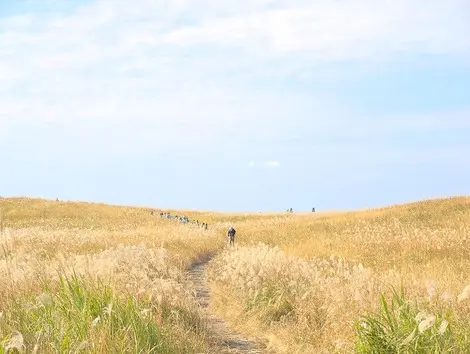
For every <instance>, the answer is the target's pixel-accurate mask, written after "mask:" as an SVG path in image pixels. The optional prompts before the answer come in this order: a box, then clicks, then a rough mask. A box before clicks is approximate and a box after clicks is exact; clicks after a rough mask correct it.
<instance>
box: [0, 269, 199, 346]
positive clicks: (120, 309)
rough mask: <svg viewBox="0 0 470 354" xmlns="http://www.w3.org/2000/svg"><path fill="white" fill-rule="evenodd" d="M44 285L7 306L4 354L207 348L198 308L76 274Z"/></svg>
mask: <svg viewBox="0 0 470 354" xmlns="http://www.w3.org/2000/svg"><path fill="white" fill-rule="evenodd" d="M41 285H42V287H43V289H42V292H41V293H39V294H37V295H36V294H28V295H26V296H23V297H19V298H12V299H10V300H9V301H8V302H7V303H4V304H3V306H2V321H0V341H1V344H2V346H1V347H0V353H4V352H8V351H9V350H10V349H16V350H18V351H25V352H28V353H31V352H33V353H78V352H80V353H182V352H186V353H197V352H200V351H201V350H204V349H205V348H204V343H203V342H202V341H201V338H203V337H204V331H205V327H204V323H203V322H202V321H201V320H200V318H199V317H198V314H197V312H196V311H195V310H194V311H190V310H188V309H187V308H184V307H178V306H170V305H169V304H168V303H165V302H157V301H155V300H153V301H152V300H151V299H150V298H147V299H142V298H141V299H136V298H135V297H134V296H131V295H130V294H122V293H118V292H116V290H115V289H113V288H112V287H110V286H109V285H105V284H101V283H99V282H96V283H94V282H90V281H89V280H86V279H84V278H82V277H79V276H76V275H72V276H65V275H60V276H59V281H58V283H51V282H48V281H46V282H45V283H42V284H41ZM34 295H36V296H34ZM198 336H199V337H200V338H198Z"/></svg>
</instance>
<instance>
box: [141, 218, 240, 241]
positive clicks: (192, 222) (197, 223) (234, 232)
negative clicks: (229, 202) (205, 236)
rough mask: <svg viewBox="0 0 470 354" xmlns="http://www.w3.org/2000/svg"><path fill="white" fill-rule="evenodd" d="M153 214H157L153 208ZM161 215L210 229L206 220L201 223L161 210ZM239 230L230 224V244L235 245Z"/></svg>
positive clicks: (228, 234) (228, 239) (228, 237)
mask: <svg viewBox="0 0 470 354" xmlns="http://www.w3.org/2000/svg"><path fill="white" fill-rule="evenodd" d="M150 214H151V215H155V211H153V210H151V211H150ZM159 216H160V217H161V218H162V219H168V220H177V221H179V222H182V223H184V224H195V225H197V226H198V227H201V228H202V229H203V230H208V229H209V225H208V224H207V223H205V222H203V223H201V222H199V220H191V219H189V218H188V217H187V216H184V215H183V216H181V215H172V214H171V213H169V212H160V214H159ZM236 233H237V231H236V230H235V228H234V227H233V226H230V227H229V229H228V232H227V241H228V244H229V245H230V246H235V234H236Z"/></svg>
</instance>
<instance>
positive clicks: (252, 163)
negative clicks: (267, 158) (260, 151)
mask: <svg viewBox="0 0 470 354" xmlns="http://www.w3.org/2000/svg"><path fill="white" fill-rule="evenodd" d="M255 165H256V164H255V162H254V161H250V162H248V165H247V166H248V167H250V168H253V167H255Z"/></svg>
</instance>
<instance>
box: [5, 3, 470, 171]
mask: <svg viewBox="0 0 470 354" xmlns="http://www.w3.org/2000/svg"><path fill="white" fill-rule="evenodd" d="M38 1H39V0H38ZM137 4H138V5H137ZM469 10H470V4H469V3H468V2H467V1H464V0H450V1H447V2H445V3H444V2H442V1H437V0H436V1H425V0H416V1H413V2H411V3H410V2H409V1H406V0H398V1H388V0H380V1H372V0H351V1H348V2H330V1H319V2H314V3H312V2H311V1H307V0H295V1H287V0H281V1H269V0H254V1H248V0H242V1H239V2H237V3H236V4H231V5H230V6H228V5H227V4H223V3H222V2H217V1H214V0H204V1H194V2H187V1H165V0H162V1H156V2H155V1H151V0H140V1H138V2H137V3H135V2H128V1H115V0H97V1H92V2H91V3H88V4H86V5H82V6H80V7H77V8H74V9H73V8H68V9H67V12H64V13H53V12H37V13H36V12H34V11H31V12H30V13H27V14H19V15H16V16H12V17H6V18H2V19H0V30H1V34H0V79H1V80H0V126H1V127H2V129H1V131H0V137H2V139H3V138H5V136H6V135H7V134H8V138H9V139H13V138H15V139H16V141H17V142H19V143H22V142H24V143H26V142H27V141H31V140H32V139H37V136H38V135H37V134H38V133H37V132H38V131H40V132H41V134H42V136H43V137H44V139H42V140H41V141H39V140H38V141H37V145H38V148H39V147H40V148H42V149H43V154H47V153H48V152H51V153H52V152H54V154H60V153H63V154H64V155H67V156H75V158H76V157H77V156H79V155H87V154H90V153H91V152H95V157H97V156H98V155H99V154H98V153H96V152H97V150H99V151H101V155H102V156H103V157H107V156H109V155H110V154H112V155H115V156H121V155H122V154H141V153H144V152H159V151H174V150H175V149H180V150H183V151H184V150H187V149H192V148H194V147H205V146H206V147H209V146H214V145H218V144H225V143H226V138H225V137H226V136H227V135H229V134H232V135H233V136H235V137H236V138H237V139H238V140H245V141H255V140H260V141H269V140H270V139H271V140H272V139H277V140H279V139H284V138H285V137H286V134H287V133H292V134H293V133H294V132H293V131H292V130H293V128H289V127H292V126H295V127H298V126H301V125H302V124H307V123H308V124H309V125H310V126H314V127H315V129H316V130H317V131H320V132H321V131H322V129H326V130H328V129H333V128H332V127H333V126H335V124H338V125H340V126H341V125H343V124H344V122H345V121H347V119H350V117H346V116H345V117H346V118H342V119H339V118H338V119H337V120H336V123H334V119H336V118H335V117H341V116H342V115H341V114H340V113H338V112H337V114H336V115H331V114H325V115H328V116H329V117H330V118H331V119H332V121H333V123H331V121H330V122H325V119H324V118H323V116H322V112H324V110H325V109H326V110H328V109H330V108H325V106H327V105H325V104H324V103H323V102H324V101H325V100H324V97H322V96H321V95H320V94H318V93H317V94H315V95H314V96H312V95H309V96H308V97H300V96H299V94H298V92H294V91H290V92H283V91H282V90H280V91H276V90H274V89H269V88H266V86H265V87H264V88H263V89H260V88H259V87H257V86H256V85H257V84H256V83H257V82H258V81H259V80H258V79H259V78H260V77H264V78H266V77H276V76H278V75H284V76H286V77H289V78H292V77H295V78H304V79H305V78H307V79H306V80H307V81H309V80H313V79H312V78H311V76H309V74H308V73H312V72H315V66H316V65H319V63H321V62H330V61H343V62H349V61H351V60H360V61H365V62H368V61H378V60H379V61H380V60H391V59H393V58H394V57H395V56H397V55H401V54H403V53H404V52H406V53H411V54H422V53H425V54H426V53H440V54H454V53H460V54H462V53H463V54H464V55H468V54H469V50H470V37H469V36H468V35H467V34H468V33H470V21H468V20H469V18H468V17H469V16H468V14H469V13H470V11H469ZM312 67H313V68H314V69H312ZM299 97H300V98H299ZM310 102H313V103H310ZM331 106H332V107H333V106H336V103H332V104H331ZM305 112H315V113H316V115H313V114H312V115H310V117H309V118H308V119H307V118H305V116H306V113H305ZM312 117H313V118H312ZM185 120H186V121H185ZM293 121H295V122H296V124H292V123H293ZM307 121H308V122H307ZM288 123H290V124H288ZM33 128H34V129H33ZM357 130H358V131H360V130H361V128H360V127H358V128H357ZM296 131H297V129H296ZM296 134H297V133H296ZM46 137H47V138H46ZM288 138H289V139H295V137H292V136H291V137H288ZM84 141H86V144H84V143H83V142H84ZM59 143H60V144H61V147H62V148H61V151H57V149H56V146H57V144H59ZM98 148H99V149H98ZM271 167H275V166H271Z"/></svg>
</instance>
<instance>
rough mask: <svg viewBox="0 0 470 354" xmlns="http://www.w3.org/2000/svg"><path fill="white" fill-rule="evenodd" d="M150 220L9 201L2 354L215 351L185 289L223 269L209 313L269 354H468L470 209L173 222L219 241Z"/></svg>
mask: <svg viewBox="0 0 470 354" xmlns="http://www.w3.org/2000/svg"><path fill="white" fill-rule="evenodd" d="M151 210H152V209H150V208H143V207H142V208H140V207H126V206H111V205H104V204H93V203H83V202H62V201H60V202H57V201H49V200H43V199H28V198H3V199H0V215H1V225H2V226H1V234H0V344H1V345H0V353H4V352H6V351H7V350H8V349H9V348H17V349H18V350H23V351H24V352H27V353H31V352H35V353H79V352H80V353H111V352H114V353H121V352H122V353H124V352H126V353H128V352H131V353H138V352H139V353H147V352H155V353H203V352H204V353H217V351H218V347H217V343H216V340H215V339H214V338H215V337H216V335H217V334H216V333H212V332H211V329H210V328H209V327H208V326H207V323H206V322H205V319H204V318H203V317H202V316H201V313H200V311H199V309H198V308H197V306H196V305H195V303H194V301H193V299H192V297H191V288H190V284H188V283H187V281H186V278H185V273H186V271H187V269H188V267H189V266H190V264H191V263H192V262H194V261H196V260H198V259H203V258H206V257H212V256H214V258H213V260H212V261H211V262H210V263H209V264H208V266H207V275H208V279H209V283H210V287H211V289H212V298H211V305H210V309H211V311H213V312H215V313H217V314H218V315H220V316H221V317H223V318H224V319H226V320H227V321H228V322H229V323H230V324H231V325H232V326H234V327H235V328H236V329H237V330H239V331H241V332H242V333H245V334H246V335H247V336H256V337H258V338H259V340H260V341H262V342H263V343H265V345H266V346H267V347H268V349H269V350H270V351H274V352H277V353H354V352H358V353H398V352H400V353H429V352H432V353H468V352H470V311H469V309H470V307H469V306H470V299H467V298H469V297H470V287H468V288H465V287H466V286H467V285H469V284H470V276H469V274H470V273H469V271H468V270H469V269H470V255H469V251H470V197H455V198H446V199H435V200H428V201H422V202H417V203H411V204H405V205H397V206H390V207H387V208H381V209H374V210H364V211H357V212H334V213H321V212H317V213H302V214H297V213H293V214H288V213H278V214H260V213H258V214H243V213H237V214H235V213H232V214H229V213H212V212H196V211H172V212H175V213H177V214H180V215H182V214H184V215H186V216H188V217H189V218H191V219H198V220H200V221H201V222H208V224H209V230H207V231H204V230H201V229H200V228H197V227H196V226H195V225H185V224H181V223H178V222H176V221H171V220H166V219H161V218H160V217H158V212H159V211H160V210H159V209H154V210H156V211H158V212H156V213H155V215H153V216H152V215H151V214H150V211H151ZM164 211H166V210H164ZM231 224H234V225H235V228H236V229H237V238H236V247H235V248H234V249H231V248H228V247H227V245H226V237H225V235H226V230H227V228H228V226H229V225H231ZM401 285H402V287H403V289H404V293H400V292H399V289H400V286H401ZM390 286H393V287H394V289H396V290H397V291H398V293H397V294H395V296H393V291H392V288H391V287H390ZM381 294H384V297H383V298H381Z"/></svg>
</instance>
